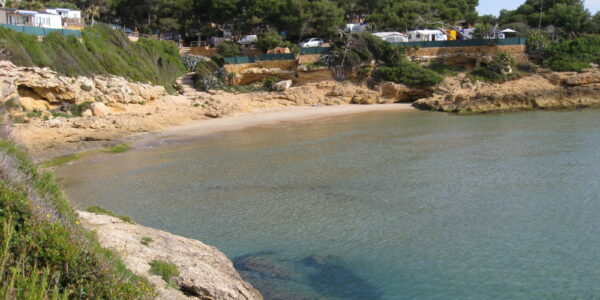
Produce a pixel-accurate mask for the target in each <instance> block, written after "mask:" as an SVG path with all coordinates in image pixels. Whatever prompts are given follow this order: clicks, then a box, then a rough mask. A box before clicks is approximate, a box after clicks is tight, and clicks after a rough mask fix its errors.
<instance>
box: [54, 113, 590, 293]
mask: <svg viewBox="0 0 600 300" xmlns="http://www.w3.org/2000/svg"><path fill="white" fill-rule="evenodd" d="M57 176H58V177H59V179H60V180H61V182H62V184H63V186H64V187H65V189H66V191H67V194H68V196H69V197H70V199H71V200H72V201H73V202H74V203H75V205H76V206H78V207H80V208H85V207H87V206H89V205H100V206H103V207H105V208H108V209H110V210H113V211H115V212H118V213H120V214H127V215H129V216H131V217H133V218H134V219H135V220H136V221H138V222H139V223H141V224H143V225H147V226H150V227H155V228H159V229H163V230H166V231H170V232H172V233H174V234H179V235H183V236H186V237H190V238H195V239H199V240H201V241H203V242H204V243H207V244H210V245H214V246H216V247H218V248H219V249H220V250H222V251H223V252H225V254H227V255H228V256H229V257H230V258H234V261H235V262H236V267H238V268H239V270H240V272H241V273H242V274H243V276H244V277H245V278H247V279H248V280H250V281H251V282H252V283H253V284H254V285H255V286H257V287H258V288H259V289H261V292H263V294H265V296H267V298H271V299H361V300H362V299H550V298H553V299H572V298H584V299H591V298H600V111H599V110H587V111H574V112H527V113H514V114H499V115H480V116H453V115H446V114H443V113H426V112H394V113H390V112H384V113H381V112H380V113H368V114H361V115H353V116H344V117H337V118H334V119H328V120H319V121H310V122H305V123H301V124H292V125H289V124H286V125H278V126H269V127H258V128H250V129H246V130H241V131H236V132H229V133H223V134H218V135H214V136H210V137H205V138H201V139H198V140H197V141H192V142H186V143H182V144H174V145H167V146H161V147H156V148H152V149H141V150H134V151H131V152H128V153H124V154H119V155H112V156H103V157H97V158H94V159H90V160H87V161H82V162H78V163H75V164H72V165H68V166H64V167H61V168H59V169H58V170H57ZM253 260H254V261H260V262H262V266H266V267H264V268H263V269H261V270H257V269H255V268H252V265H256V264H252V263H251V262H252V261H253ZM282 269H283V270H285V272H282Z"/></svg>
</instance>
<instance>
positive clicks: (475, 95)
mask: <svg viewBox="0 0 600 300" xmlns="http://www.w3.org/2000/svg"><path fill="white" fill-rule="evenodd" d="M415 106H416V107H417V108H420V109H427V110H436V111H445V112H456V113H486V112H505V111H517V110H534V109H573V108H584V107H593V106H600V70H599V69H589V70H586V71H585V72H583V73H570V72H547V73H541V74H535V75H532V76H529V77H525V78H521V79H519V80H515V81H509V82H505V83H502V84H488V83H482V82H479V81H473V80H472V79H470V78H468V77H466V76H465V75H461V76H458V77H454V78H447V79H446V80H445V81H444V82H443V83H441V84H440V85H439V86H437V87H436V88H435V89H434V91H433V96H431V97H428V98H425V99H421V100H418V101H416V102H415Z"/></svg>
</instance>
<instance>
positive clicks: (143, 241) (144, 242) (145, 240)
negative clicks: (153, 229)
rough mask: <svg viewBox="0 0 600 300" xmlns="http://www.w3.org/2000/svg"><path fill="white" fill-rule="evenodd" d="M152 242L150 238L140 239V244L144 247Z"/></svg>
mask: <svg viewBox="0 0 600 300" xmlns="http://www.w3.org/2000/svg"><path fill="white" fill-rule="evenodd" d="M152 242H154V240H153V239H152V238H151V237H147V236H145V237H142V240H141V241H140V243H142V245H144V246H148V245H150V243H152Z"/></svg>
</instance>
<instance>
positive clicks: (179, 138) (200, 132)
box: [134, 103, 416, 147]
mask: <svg viewBox="0 0 600 300" xmlns="http://www.w3.org/2000/svg"><path fill="white" fill-rule="evenodd" d="M376 111H416V109H415V108H414V107H413V106H412V104H411V103H396V104H379V105H351V104H347V105H336V106H288V107H277V108H267V109H259V110H255V111H252V112H249V113H241V114H234V115H232V116H228V117H224V118H218V119H212V120H202V121H198V122H194V123H190V124H186V125H181V126H175V127H171V128H168V129H166V130H164V131H161V132H159V133H156V134H152V135H149V136H146V137H144V138H142V139H140V140H138V141H137V142H135V143H134V146H135V147H151V146H157V145H162V144H171V143H176V142H184V141H188V140H193V139H196V138H199V137H202V136H207V135H211V134H216V133H221V132H226V131H234V130H241V129H244V128H248V127H253V126H265V125H275V124H280V123H287V122H302V121H309V120H315V119H323V118H329V117H335V116H342V115H350V114H358V113H367V112H376Z"/></svg>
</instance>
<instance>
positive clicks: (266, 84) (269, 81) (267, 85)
mask: <svg viewBox="0 0 600 300" xmlns="http://www.w3.org/2000/svg"><path fill="white" fill-rule="evenodd" d="M277 81H279V78H277V77H269V78H265V79H264V80H263V88H264V89H265V90H266V91H272V90H273V85H274V84H275V83H277Z"/></svg>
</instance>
